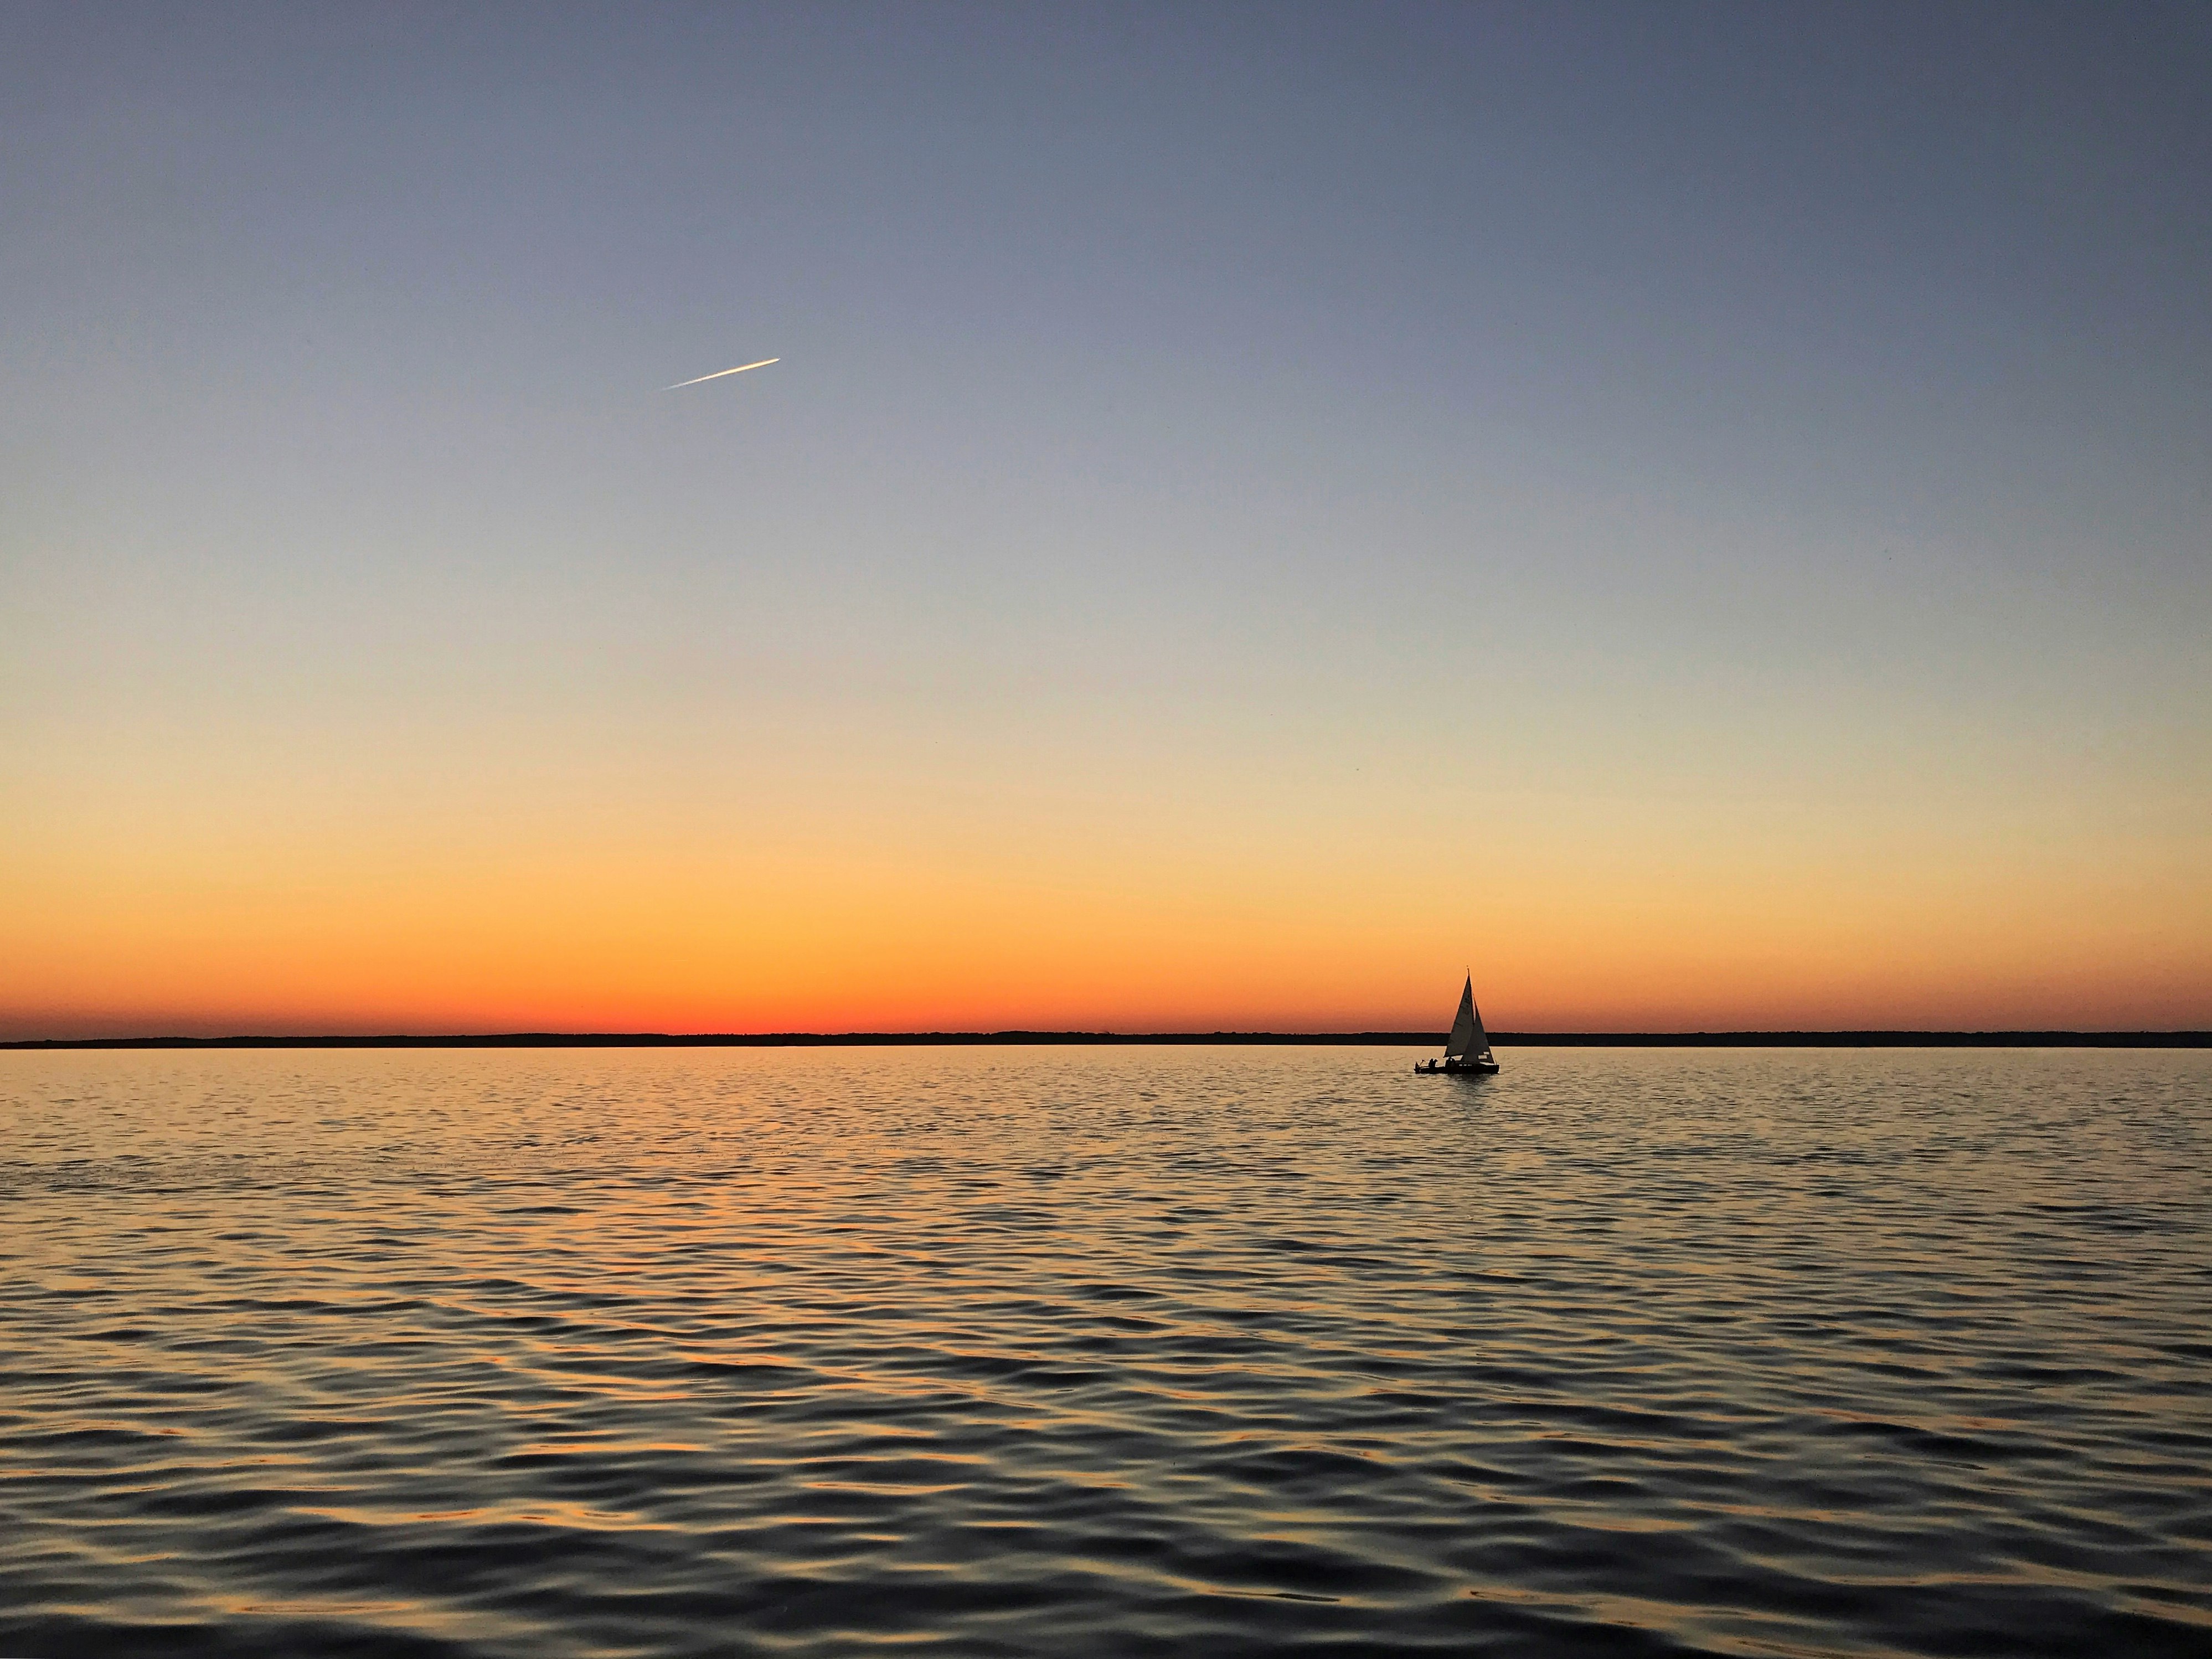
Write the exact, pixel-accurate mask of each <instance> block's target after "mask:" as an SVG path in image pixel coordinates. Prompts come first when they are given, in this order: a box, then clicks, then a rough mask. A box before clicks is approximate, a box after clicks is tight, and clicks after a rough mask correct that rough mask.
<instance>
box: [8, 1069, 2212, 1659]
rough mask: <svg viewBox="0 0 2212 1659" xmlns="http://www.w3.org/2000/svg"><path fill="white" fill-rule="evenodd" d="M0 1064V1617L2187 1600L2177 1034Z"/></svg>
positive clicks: (1930, 1649)
mask: <svg viewBox="0 0 2212 1659" xmlns="http://www.w3.org/2000/svg"><path fill="white" fill-rule="evenodd" d="M1503 1057H1504V1060H1505V1063H1506V1071H1505V1073H1504V1075H1503V1076H1501V1077H1498V1078H1497V1079H1491V1080H1488V1081H1484V1082H1470V1081H1462V1080H1460V1079H1445V1078H1420V1079H1416V1078H1413V1077H1412V1076H1410V1075H1409V1074H1408V1073H1407V1065H1408V1063H1409V1061H1410V1059H1411V1055H1410V1054H1401V1053H1399V1052H1397V1051H1395V1050H1389V1049H1341V1048H1336V1049H1237V1048H1206V1049H965V1050H960V1049H951V1050H948V1049H919V1050H914V1049H909V1050H876V1051H854V1050H827V1051H824V1050H815V1051H799V1052H793V1051H784V1052H777V1051H760V1050H750V1051H749V1050H709V1051H695V1052H672V1053H671V1052H643V1053H639V1052H629V1053H623V1052H585V1053H545V1052H537V1053H530V1052H525V1053H473V1054H472V1053H463V1054H374V1053H368V1054H362V1053H337V1054H183V1055H179V1054H0V1217H4V1222H5V1225H4V1232H0V1264H4V1265H0V1371H4V1389H0V1652H4V1653H8V1654H21V1655H31V1656H44V1659H63V1656H80V1655H98V1654H102V1653H125V1652H127V1653H131V1654H161V1653H170V1652H176V1653H222V1654H227V1655H228V1654H258V1653H266V1654H279V1653H282V1654H313V1653H356V1654H379V1655H381V1654H395V1655H410V1654H422V1655H433V1654H437V1655H461V1654H469V1655H487V1656H489V1655H514V1656H525V1655H528V1656H567V1655H664V1654H667V1655H678V1654H683V1655H689V1654H702V1655H704V1654H732V1655H737V1654H763V1655H769V1654H772V1655H779V1656H814V1655H822V1656H827V1655H847V1654H854V1653H860V1652H866V1651H868V1650H874V1649H883V1650H897V1651H899V1652H902V1653H908V1652H915V1651H934V1652H942V1653H947V1654H961V1655H970V1654H977V1655H982V1654H1044V1655H1053V1656H1076V1655H1102V1656H1103V1655H1123V1654H1133V1653H1187V1654H1193V1655H1200V1654H1203V1655H1207V1656H1214V1655H1233V1654H1259V1653H1268V1654H1273V1653H1297V1652H1303V1651H1309V1650H1310V1651H1312V1652H1315V1653H1322V1652H1332V1653H1340V1654H1348V1653H1361V1654H1365V1653H1392V1652H1407V1653H1414V1652H1446V1651H1449V1652H1464V1651H1468V1650H1476V1651H1496V1652H1504V1653H1529V1654H1538V1653H1578V1654H1579V1653H1593V1652H1595V1653H1623V1654H1639V1653H1662V1652H1685V1651H1713V1652H1722V1653H1738V1654H1830V1653H1838V1654H1840V1653H1849V1654H1870V1653H1916V1654H1945V1655H1960V1654H1976V1653H1990V1654H2021V1653H2067V1654H2079V1653H2087V1652H2129V1653H2136V1654H2159V1653H2172V1654H2188V1655H2191V1656H2192V1659H2200V1656H2202V1655H2203V1654H2204V1653H2205V1652H2207V1651H2212V1480H2208V1477H2207V1474H2206V1470H2207V1468H2212V1177H2209V1176H2208V1173H2207V1170H2208V1164H2207V1151H2208V1142H2212V1054H2128V1053H2100V1052H2087V1051H2061V1052H2042V1053H2038V1052H1996V1053H1986V1052H1974V1051H1958V1050H1950V1051H1933V1052H1904V1053H1899V1052H1888V1053H1885V1052H1879V1051H1876V1052H1856V1053H1855V1052H1850V1051H1825V1052H1824V1051H1795V1052H1792V1051H1778V1052H1766V1053H1759V1052H1749V1053H1745V1052H1730V1051H1723V1050H1691V1051H1666V1050H1621V1049H1616V1050H1583V1051H1574V1050H1557V1049H1555V1050H1541V1049H1533V1050H1532V1049H1525V1048H1524V1049H1510V1050H1506V1051H1504V1055H1503Z"/></svg>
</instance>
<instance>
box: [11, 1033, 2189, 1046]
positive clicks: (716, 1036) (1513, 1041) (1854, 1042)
mask: <svg viewBox="0 0 2212 1659" xmlns="http://www.w3.org/2000/svg"><path fill="white" fill-rule="evenodd" d="M1444 1035H1445V1034H1444V1033H1443V1032H1442V1031H1153V1032H1134V1033H1125V1032H1119V1031H842V1032H818V1031H765V1032H754V1033H737V1032H717V1033H711V1034H696V1035H690V1036H686V1035H682V1034H675V1035H671V1034H669V1033H666V1032H661V1031H506V1032H494V1033H485V1034H480V1035H474V1036H216V1037H189V1036H143V1037H27V1038H20V1039H17V1040H16V1041H14V1042H0V1048H13V1049H38V1048H959V1047H992V1046H1002V1047H1017V1046H1022V1045H1062V1046H1070V1047H1074V1046H1082V1045H1096V1046H1101V1047H1127V1046H1133V1045H1148V1044H1149V1045H1164V1046H1171V1047H1192V1046H1207V1045H1246V1046H1270V1045H1273V1046H1290V1045H1299V1044H1305V1045H1317V1044H1318V1045H1329V1046H1338V1047H1341V1046H1349V1045H1366V1046H1371V1047H1376V1048H1437V1047H1439V1046H1440V1045H1441V1044H1442V1043H1443V1040H1444ZM1490 1040H1491V1042H1492V1043H1494V1044H1496V1045H1497V1046H1498V1047H1499V1048H2212V1031H1493V1032H1492V1033H1491V1034H1490Z"/></svg>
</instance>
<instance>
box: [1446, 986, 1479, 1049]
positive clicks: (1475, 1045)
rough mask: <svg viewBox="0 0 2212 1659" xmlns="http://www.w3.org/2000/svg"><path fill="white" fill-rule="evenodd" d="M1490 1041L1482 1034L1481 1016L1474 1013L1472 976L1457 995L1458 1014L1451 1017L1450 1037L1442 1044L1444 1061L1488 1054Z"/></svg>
mask: <svg viewBox="0 0 2212 1659" xmlns="http://www.w3.org/2000/svg"><path fill="white" fill-rule="evenodd" d="M1489 1052H1490V1039H1489V1038H1488V1037H1487V1036H1485V1035H1484V1034H1483V1030H1482V1016H1481V1015H1480V1014H1478V1013H1476V1012H1474V975H1472V974H1470V975H1468V980H1467V988H1466V989H1465V990H1463V991H1462V992H1461V993H1460V994H1459V1012H1457V1013H1456V1014H1455V1015H1453V1016H1452V1028H1451V1037H1450V1039H1449V1041H1448V1042H1446V1043H1445V1044H1444V1058H1445V1059H1446V1060H1465V1059H1466V1058H1467V1057H1468V1055H1469V1054H1488V1053H1489Z"/></svg>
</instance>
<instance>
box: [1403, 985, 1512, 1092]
mask: <svg viewBox="0 0 2212 1659" xmlns="http://www.w3.org/2000/svg"><path fill="white" fill-rule="evenodd" d="M1413 1069H1414V1070H1415V1071H1417V1072H1420V1073H1430V1072H1472V1073H1480V1074H1481V1075H1483V1076H1488V1075H1489V1074H1490V1073H1493V1072H1495V1071H1496V1070H1497V1069H1498V1060H1497V1058H1496V1056H1494V1055H1493V1054H1492V1053H1491V1052H1490V1033H1488V1032H1487V1031H1486V1030H1483V1029H1482V1015H1481V1013H1480V1011H1478V1010H1477V1009H1476V1007H1475V1006H1474V975H1473V974H1471V973H1470V974H1469V975H1468V976H1467V984H1466V985H1465V986H1464V987H1462V989H1461V991H1460V994H1459V1012H1457V1013H1456V1014H1455V1015H1453V1016H1452V1028H1451V1036H1449V1038H1447V1039H1446V1040H1445V1042H1444V1057H1443V1060H1441V1061H1439V1060H1431V1061H1429V1063H1428V1064H1427V1065H1425V1066H1423V1065H1419V1064H1416V1065H1415V1066H1414V1067H1413Z"/></svg>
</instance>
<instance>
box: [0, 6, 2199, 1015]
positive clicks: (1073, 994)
mask: <svg viewBox="0 0 2212 1659" xmlns="http://www.w3.org/2000/svg"><path fill="white" fill-rule="evenodd" d="M2207 179H2212V13H2208V12H2207V11H2206V9H2204V8H2203V7H2202V6H2198V5H2190V4H2180V3H2177V4H2143V5H2133V6H2130V5H2124V4H2096V5H2080V6H2061V7H2045V6H2036V5H2031V4H2004V5H1990V6H1977V5H1972V4H1960V5H1949V6H1942V7H1926V6H1918V5H1907V6H1884V5H1879V4H1862V5H1845V6H1833V7H1824V6H1820V5H1809V4H1808V5H1793V6H1786V7H1777V6H1770V5H1725V6H1699V5H1689V4H1686V5H1677V6H1667V7H1654V6H1646V5H1640V4H1638V5H1618V6H1595V7H1590V6H1575V5H1544V6H1531V7H1520V6H1513V5H1503V4H1500V5H1480V6H1474V5H1468V6H1426V5H1390V4H1378V5H1360V6H1328V7H1313V8H1300V7H1295V6H1290V5H1279V4H1268V5H1258V6H1243V5H1233V4H1218V5H1208V6H1200V7H1192V6H1185V5H1174V6H1158V7H1154V6H1119V5H1117V6H1099V7H1082V6H1072V5H1060V6H1052V7H1025V6H995V5H994V6H969V5H953V4H927V5H925V4H908V5H897V6H876V5H863V4H852V5H821V6H811V5H810V6H804V7H801V6H790V7H769V8H747V7H736V6H711V7H696V8H694V7H686V6H678V5H647V6H636V7H619V8H617V7H583V8H574V9H570V8H562V7H558V6H550V5H546V6H532V7H528V8H523V7H503V8H501V7H469V6H430V5H374V4H362V5H354V6H347V7H326V6H308V5H296V6H280V7H258V6H252V7H241V6H224V5H216V4H210V5H200V6H194V7H190V8H167V7H155V6H138V5H112V4H108V5H103V4H87V5H61V4H45V3H35V0H31V3H18V4H15V5H12V6H10V7H9V8H7V9H4V10H0V224H4V225H5V226H6V227H7V230H6V232H5V234H0V1036H90V1035H118V1034H150V1033H156V1032H179V1033H189V1034H210V1033H222V1032H240V1031H268V1032H282V1031H332V1032H343V1031H367V1030H378V1031H392V1030H417V1031H466V1030H524V1029H526V1030H538V1029H557V1030H687V1031H691V1030H707V1031H720V1030H739V1031H741V1030H902V1029H948V1030H949V1029H1000V1028H1008V1027H1050V1028H1067V1027H1080V1028H1086V1029H1097V1028H1111V1029H1116V1030H1201V1031H1203V1030H1219V1029H1273V1030H1343V1029H1394V1030H1395V1029H1436V1030H1441V1029H1442V1028H1443V1025H1444V1024H1447V1023H1448V1021H1449V1015H1450V1011H1451V1006H1452V1004H1453V1002H1454V1001H1455V999H1456V996H1457V994H1458V990H1459V983H1460V979H1461V976H1462V974H1464V973H1467V972H1468V971H1469V970H1470V969H1471V970H1472V973H1473V975H1474V982H1475V986H1476V989H1477V993H1478V995H1479V996H1480V1000H1481V1003H1482V1007H1483V1012H1484V1013H1485V1015H1486V1018H1487V1019H1488V1022H1489V1024H1491V1026H1492V1029H1493V1030H1498V1029H1503V1030H1620V1029H1655V1030H1720V1029H1741V1028H1770V1027H1797V1028H1834V1027H1844V1028H1851V1027H1867V1026H1878V1027H1900V1026H1901V1027H1930V1026H1933V1027H1943V1028H1951V1027H1973V1028H2004V1027H2021V1026H2026V1027H2063V1028H2128V1029H2132V1028H2142V1027H2150V1028H2173V1027H2208V1026H2212V301H2208V296H2212V189H2208V188H2207V187H2206V184H2205V181H2206V180H2207ZM768 357H775V358H779V359H780V360H781V361H780V362H776V363H775V364H774V365H772V366H770V367H768V368H760V369H757V370H753V371H751V372H749V373H747V374H740V375H732V376H728V377H726V378H724V379H721V380H714V381H710V382H708V383H705V384H702V385H699V386H688V387H684V388H683V389H681V390H678V391H665V390H664V389H663V388H665V387H667V386H671V384H673V383H674V382H677V381H679V380H687V379H690V378H691V377H693V376H696V375H702V374H710V373H712V372H714V371H715V370H719V369H721V368H728V367H731V366H732V365H735V364H738V363H744V362H753V361H755V360H757V359H762V358H768Z"/></svg>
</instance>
